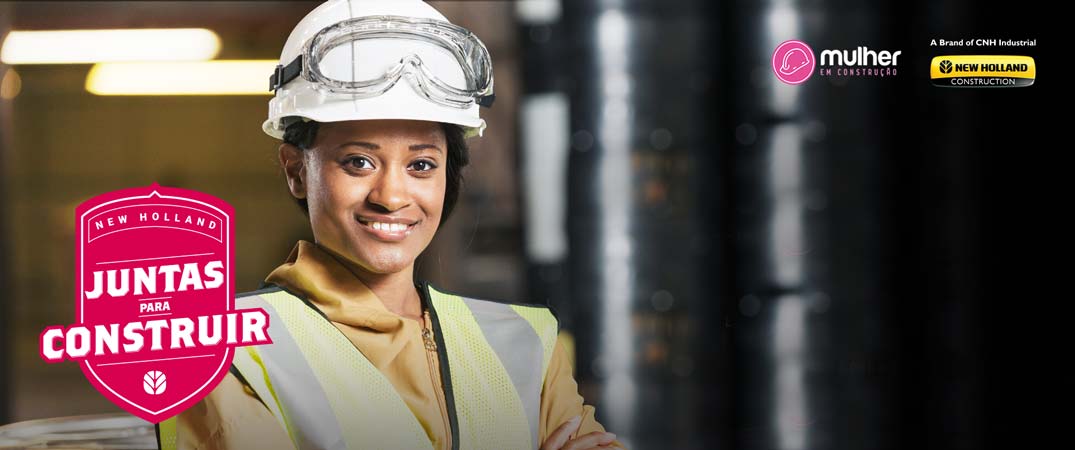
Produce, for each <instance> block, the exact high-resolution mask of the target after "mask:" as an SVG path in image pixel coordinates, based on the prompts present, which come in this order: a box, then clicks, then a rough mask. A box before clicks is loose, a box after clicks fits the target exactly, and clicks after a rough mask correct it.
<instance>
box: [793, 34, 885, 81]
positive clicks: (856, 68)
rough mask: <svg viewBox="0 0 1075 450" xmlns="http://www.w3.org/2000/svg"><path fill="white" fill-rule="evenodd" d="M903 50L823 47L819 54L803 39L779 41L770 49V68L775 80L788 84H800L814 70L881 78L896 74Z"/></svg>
mask: <svg viewBox="0 0 1075 450" xmlns="http://www.w3.org/2000/svg"><path fill="white" fill-rule="evenodd" d="M902 53H903V52H902V51H900V50H896V51H889V50H880V51H877V50H872V49H870V48H869V47H866V46H858V47H855V48H854V49H849V50H848V49H824V50H821V54H820V56H819V57H815V55H814V51H813V50H812V49H811V48H810V46H809V45H807V44H806V43H805V42H803V41H799V40H795V39H792V40H788V41H784V42H782V43H781V44H780V45H778V46H777V47H776V50H775V51H773V59H772V68H773V73H774V74H776V77H777V79H779V80H780V81H782V82H784V83H787V84H802V83H803V82H805V81H806V80H808V79H810V77H811V76H812V75H814V73H815V72H816V73H817V75H818V76H822V77H833V76H835V77H847V78H884V77H891V76H896V73H897V70H896V67H897V66H898V65H899V58H900V55H901V54H902Z"/></svg>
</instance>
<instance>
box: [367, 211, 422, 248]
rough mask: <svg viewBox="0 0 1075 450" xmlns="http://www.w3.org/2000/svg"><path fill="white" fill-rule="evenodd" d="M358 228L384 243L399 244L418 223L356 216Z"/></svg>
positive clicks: (401, 219) (391, 218) (388, 217)
mask: <svg viewBox="0 0 1075 450" xmlns="http://www.w3.org/2000/svg"><path fill="white" fill-rule="evenodd" d="M355 220H356V221H358V223H359V225H360V228H361V229H362V230H364V231H366V232H367V233H369V234H371V235H373V237H374V238H376V239H378V240H381V241H385V242H399V241H402V240H404V239H406V238H407V236H410V234H411V232H412V231H414V228H415V227H416V226H418V224H419V223H420V221H418V220H413V219H407V218H404V217H392V216H367V215H356V216H355Z"/></svg>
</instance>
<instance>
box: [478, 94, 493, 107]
mask: <svg viewBox="0 0 1075 450" xmlns="http://www.w3.org/2000/svg"><path fill="white" fill-rule="evenodd" d="M493 100H496V94H489V95H483V96H481V97H478V98H477V99H475V100H474V101H475V102H477V103H478V105H479V106H484V107H486V108H490V107H492V106H493Z"/></svg>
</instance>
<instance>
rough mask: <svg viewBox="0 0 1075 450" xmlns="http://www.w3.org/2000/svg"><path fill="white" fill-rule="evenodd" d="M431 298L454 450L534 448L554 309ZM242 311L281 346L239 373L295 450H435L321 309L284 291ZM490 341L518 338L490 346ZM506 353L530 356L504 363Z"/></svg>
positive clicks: (247, 356)
mask: <svg viewBox="0 0 1075 450" xmlns="http://www.w3.org/2000/svg"><path fill="white" fill-rule="evenodd" d="M428 296H429V297H428V298H429V299H430V303H431V306H432V308H433V309H434V311H435V312H436V315H437V316H438V321H439V323H440V326H441V333H442V338H443V342H444V347H445V348H443V349H440V351H441V352H446V354H447V365H448V366H449V368H450V373H451V379H450V381H449V382H450V384H451V386H450V389H448V390H446V391H449V392H452V393H453V394H452V395H453V396H454V405H455V411H454V413H455V414H456V418H457V422H458V430H459V431H458V435H457V436H453V437H452V440H453V442H454V443H455V444H456V446H457V447H456V448H461V449H516V448H518V449H523V448H536V446H537V442H536V439H537V436H536V433H537V432H536V430H537V420H538V415H537V409H536V408H537V407H538V405H539V403H540V389H541V388H540V386H541V384H540V383H541V382H543V381H544V375H545V370H546V369H547V367H548V360H549V358H550V357H551V352H552V346H551V345H550V343H554V342H555V339H556V331H557V324H556V319H555V318H554V317H553V316H552V314H551V313H549V311H548V310H547V309H546V308H542V307H527V306H518V305H503V304H499V303H495V302H487V301H483V300H475V299H469V298H465V297H460V296H455V295H451V294H445V293H441V292H439V291H437V290H435V289H433V288H432V287H429V288H428ZM237 306H238V307H239V308H243V309H245V308H263V309H265V311H266V312H267V313H268V314H269V317H270V320H269V323H270V327H269V335H270V338H271V339H272V340H273V343H272V344H266V345H262V346H251V347H243V348H240V349H238V350H239V351H237V352H236V358H235V361H234V362H233V365H234V367H235V368H236V369H238V372H239V373H240V374H242V377H243V379H244V381H245V382H246V383H247V384H248V385H249V386H250V388H251V389H252V390H253V391H254V392H255V393H257V395H258V397H259V398H260V399H261V400H262V402H263V403H265V405H266V407H267V408H268V409H269V410H270V411H271V412H272V413H273V415H274V416H275V417H276V418H277V419H278V420H279V421H280V423H281V426H282V427H283V428H284V429H285V430H286V431H287V433H288V436H289V437H290V438H291V440H292V442H293V443H294V444H295V447H296V448H298V449H307V448H318V449H321V448H323V449H330V448H331V449H336V448H339V449H344V448H348V449H421V448H427V449H429V448H431V447H432V444H431V443H430V440H429V438H428V436H427V435H426V434H425V432H424V430H423V428H422V426H421V424H420V423H419V422H418V420H417V418H415V416H414V415H413V414H412V413H411V411H410V409H409V408H408V407H407V405H406V404H405V402H404V401H403V400H402V398H401V397H400V396H399V395H398V394H397V393H396V391H395V390H394V388H393V387H392V384H391V382H390V381H389V380H388V379H386V378H385V377H384V376H383V375H382V374H381V373H380V372H379V371H378V370H377V368H376V367H374V366H373V365H372V364H371V363H370V362H369V361H368V360H366V359H365V357H364V356H363V355H362V354H361V352H359V351H358V350H357V349H356V348H355V347H354V345H353V344H352V343H351V342H350V341H349V340H348V339H347V338H346V337H345V336H344V335H343V334H342V333H341V332H340V331H339V330H338V329H336V328H335V326H333V325H332V324H331V323H330V322H329V321H328V320H327V319H325V318H324V317H323V316H321V315H320V314H319V312H318V311H317V310H315V309H314V307H312V306H310V305H308V304H307V303H305V302H303V301H302V300H301V299H299V298H296V297H294V296H293V295H291V294H289V293H288V292H286V291H283V290H279V291H275V292H271V293H262V294H260V295H253V296H248V297H241V298H239V299H238V300H237ZM505 312H506V313H505ZM528 316H530V317H528ZM490 333H492V334H493V335H494V336H499V337H504V336H514V337H513V338H511V339H506V340H505V339H500V342H497V344H496V345H491V343H490V341H489V340H488V339H489V337H488V336H487V335H488V334H490ZM516 345H517V346H518V347H510V346H516ZM494 347H498V348H497V349H494ZM507 348H513V349H514V348H519V349H522V351H518V352H514V353H519V354H521V355H530V356H526V357H523V359H522V360H521V361H518V359H519V356H515V357H513V358H510V359H515V360H516V361H508V362H507V363H505V362H503V361H502V359H501V358H502V357H503V356H504V355H505V353H506V350H505V349H507ZM534 348H536V349H537V350H536V351H529V350H526V349H534ZM527 371H529V372H530V374H529V375H527V374H526V372H527ZM539 371H540V372H539ZM509 372H510V373H509ZM516 382H519V383H521V384H517V383H516ZM535 383H536V384H535ZM524 392H525V394H524ZM524 398H525V399H526V400H527V401H523V400H524ZM175 420H176V419H175V418H172V419H169V420H168V421H166V422H162V423H161V425H160V427H159V430H160V442H161V448H162V450H163V449H167V448H175V446H174V444H175V437H174V433H175V431H176V429H175V422H174V421H175ZM168 422H170V423H168ZM169 442H171V444H172V446H171V447H169V446H168V445H167V444H168V443H169Z"/></svg>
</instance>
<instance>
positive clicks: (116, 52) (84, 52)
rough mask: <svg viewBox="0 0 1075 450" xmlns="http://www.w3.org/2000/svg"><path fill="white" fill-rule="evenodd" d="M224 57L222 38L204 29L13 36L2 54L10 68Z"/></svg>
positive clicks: (41, 33) (67, 31) (43, 33)
mask: <svg viewBox="0 0 1075 450" xmlns="http://www.w3.org/2000/svg"><path fill="white" fill-rule="evenodd" d="M218 52H220V37H218V36H217V34H216V33H214V32H212V31H210V30H206V29H204V28H171V29H151V28H146V29H131V30H56V31H12V32H10V33H8V35H7V39H6V40H4V46H3V48H2V49H0V61H3V62H4V63H5V64H86V63H98V62H116V61H204V60H208V59H213V58H215V57H216V55H217V53H218Z"/></svg>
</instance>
